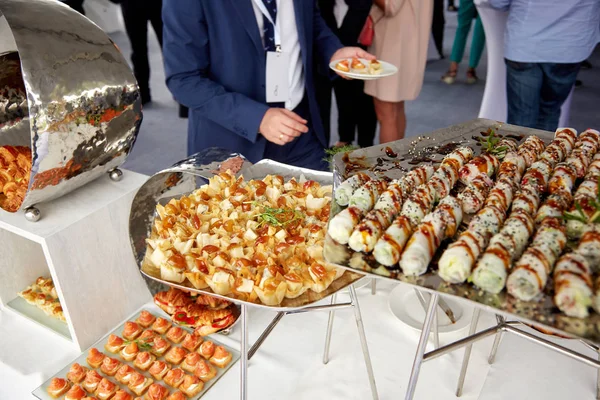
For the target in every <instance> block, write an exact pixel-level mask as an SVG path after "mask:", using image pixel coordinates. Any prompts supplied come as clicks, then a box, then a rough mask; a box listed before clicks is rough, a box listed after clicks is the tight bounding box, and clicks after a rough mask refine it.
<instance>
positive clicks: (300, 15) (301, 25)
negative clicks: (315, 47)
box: [282, 0, 312, 65]
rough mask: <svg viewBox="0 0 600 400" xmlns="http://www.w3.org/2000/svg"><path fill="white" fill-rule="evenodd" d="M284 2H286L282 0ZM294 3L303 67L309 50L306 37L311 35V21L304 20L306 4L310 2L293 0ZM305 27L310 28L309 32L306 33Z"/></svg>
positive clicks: (308, 40)
mask: <svg viewBox="0 0 600 400" xmlns="http://www.w3.org/2000/svg"><path fill="white" fill-rule="evenodd" d="M282 1H286V0H282ZM293 1H294V13H295V14H296V27H297V29H298V41H299V42H300V53H301V54H302V61H303V62H304V65H306V63H307V59H306V57H307V54H308V52H309V49H308V47H307V43H310V38H309V37H308V35H310V34H311V33H312V23H311V22H312V20H311V21H307V20H306V18H307V17H306V12H305V8H306V4H309V3H310V2H308V1H306V0H293ZM307 27H309V28H310V32H307V29H306V28H307Z"/></svg>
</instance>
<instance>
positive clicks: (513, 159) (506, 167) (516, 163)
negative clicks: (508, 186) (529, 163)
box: [497, 152, 526, 184]
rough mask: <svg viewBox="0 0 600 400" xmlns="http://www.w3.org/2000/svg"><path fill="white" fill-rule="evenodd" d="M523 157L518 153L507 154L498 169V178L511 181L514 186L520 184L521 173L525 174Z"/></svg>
mask: <svg viewBox="0 0 600 400" xmlns="http://www.w3.org/2000/svg"><path fill="white" fill-rule="evenodd" d="M525 168H526V161H525V157H524V156H522V155H521V154H519V153H515V152H512V153H508V154H506V156H504V160H502V163H501V164H500V166H499V167H498V174H497V175H498V177H499V178H500V177H503V178H508V179H511V180H512V181H513V182H514V183H515V184H517V183H519V182H521V178H522V177H523V172H525Z"/></svg>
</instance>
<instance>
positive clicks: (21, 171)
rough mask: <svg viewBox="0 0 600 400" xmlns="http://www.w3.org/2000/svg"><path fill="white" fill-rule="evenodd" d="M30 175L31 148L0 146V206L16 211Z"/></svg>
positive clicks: (21, 201) (25, 190)
mask: <svg viewBox="0 0 600 400" xmlns="http://www.w3.org/2000/svg"><path fill="white" fill-rule="evenodd" d="M30 176H31V149H30V148H29V147H25V146H2V147H0V208H2V209H4V210H6V211H8V212H16V211H17V210H19V208H20V207H21V204H22V203H23V200H24V199H25V195H26V193H27V188H28V187H29V178H30Z"/></svg>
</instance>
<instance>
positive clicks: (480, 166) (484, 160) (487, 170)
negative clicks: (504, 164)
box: [458, 153, 500, 185]
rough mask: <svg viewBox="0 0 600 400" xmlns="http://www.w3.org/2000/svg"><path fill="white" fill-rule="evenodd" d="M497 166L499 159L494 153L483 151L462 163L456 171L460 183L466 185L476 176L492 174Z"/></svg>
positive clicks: (490, 175)
mask: <svg viewBox="0 0 600 400" xmlns="http://www.w3.org/2000/svg"><path fill="white" fill-rule="evenodd" d="M499 166H500V160H498V157H496V156H495V155H494V154H490V153H483V154H481V155H479V156H477V157H475V158H473V159H472V160H471V161H469V162H468V163H466V164H465V165H463V166H462V167H461V168H460V170H459V171H458V176H459V179H460V181H461V182H462V183H464V184H465V185H468V184H469V183H471V182H472V181H473V179H475V178H477V177H478V176H481V175H486V176H488V177H492V176H494V173H495V172H496V170H497V169H498V167H499Z"/></svg>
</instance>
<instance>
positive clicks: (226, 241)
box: [144, 173, 342, 313]
mask: <svg viewBox="0 0 600 400" xmlns="http://www.w3.org/2000/svg"><path fill="white" fill-rule="evenodd" d="M330 201H331V186H321V185H320V184H318V183H317V182H314V181H305V180H304V179H303V178H302V177H301V178H300V180H296V179H294V178H292V179H291V180H289V181H287V182H286V181H285V180H284V179H283V178H282V177H281V176H271V175H269V176H267V177H265V178H264V179H262V180H257V179H255V180H249V181H245V180H244V179H243V178H242V177H240V178H235V177H234V176H232V175H231V174H227V173H223V174H219V175H216V176H214V177H213V178H211V179H210V180H209V183H208V184H207V185H204V186H202V187H200V188H199V189H198V190H196V191H195V192H193V193H191V194H190V195H188V196H183V197H181V198H180V199H171V200H170V201H169V203H168V204H166V205H164V206H163V205H161V204H159V205H157V214H158V216H157V217H156V219H155V221H154V224H153V230H152V234H151V237H150V239H147V244H148V247H147V251H146V256H145V260H144V264H145V265H147V267H145V268H154V269H156V270H160V274H161V277H162V278H163V279H165V280H169V281H172V282H179V283H182V282H184V281H186V280H187V281H189V283H190V284H192V285H193V286H195V287H197V288H206V287H210V289H211V290H212V291H213V292H215V293H217V294H221V295H229V296H233V297H235V298H237V299H241V300H245V301H251V302H258V301H260V302H262V303H263V304H266V305H278V304H280V303H281V302H282V301H283V299H284V298H285V295H286V294H287V282H286V280H285V279H284V278H283V276H284V275H286V274H287V273H288V272H290V271H292V270H298V271H300V272H302V273H304V274H306V273H307V272H308V269H309V267H310V266H311V265H313V264H314V263H315V262H316V263H318V264H320V265H322V266H323V267H325V268H326V269H327V270H336V268H335V267H334V266H333V265H330V264H327V263H325V261H324V260H323V255H322V253H323V243H324V239H325V226H326V223H327V220H328V217H329V209H330ZM341 275H342V273H341V272H340V273H336V276H341ZM306 284H307V285H308V286H311V285H315V284H316V285H317V287H318V286H319V283H311V282H310V281H307V282H306ZM165 300H166V301H165ZM177 300H178V301H180V302H187V301H188V300H186V298H185V296H181V297H180V298H178V299H177ZM157 301H160V302H161V304H160V306H161V307H167V308H168V311H169V312H173V313H174V312H175V309H176V308H177V307H176V306H175V305H174V304H173V303H174V302H173V301H170V300H169V299H164V298H162V297H161V298H157Z"/></svg>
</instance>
